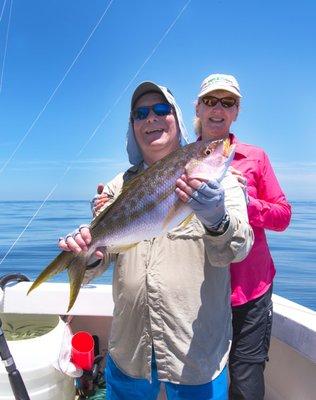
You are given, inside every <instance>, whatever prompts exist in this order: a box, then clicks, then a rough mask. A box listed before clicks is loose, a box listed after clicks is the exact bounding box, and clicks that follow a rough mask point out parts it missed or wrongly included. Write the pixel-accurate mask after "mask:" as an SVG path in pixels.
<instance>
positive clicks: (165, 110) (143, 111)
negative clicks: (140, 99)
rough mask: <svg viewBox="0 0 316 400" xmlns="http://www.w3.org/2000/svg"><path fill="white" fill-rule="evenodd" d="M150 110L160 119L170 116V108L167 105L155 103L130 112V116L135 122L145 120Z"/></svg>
mask: <svg viewBox="0 0 316 400" xmlns="http://www.w3.org/2000/svg"><path fill="white" fill-rule="evenodd" d="M150 110H153V112H154V113H155V114H156V115H158V116H159V117H160V116H163V115H169V114H171V111H172V106H171V105H170V104H168V103H157V104H153V105H152V106H143V107H138V108H135V110H133V111H132V112H131V116H132V118H133V119H136V120H142V119H146V118H147V117H148V115H149V113H150Z"/></svg>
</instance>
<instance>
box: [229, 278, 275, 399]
mask: <svg viewBox="0 0 316 400" xmlns="http://www.w3.org/2000/svg"><path fill="white" fill-rule="evenodd" d="M271 296H272V286H271V287H270V289H269V290H268V291H267V292H266V293H265V294H263V295H262V296H261V297H258V298H257V299H255V300H252V301H250V302H248V303H246V304H243V305H242V306H238V307H232V312H233V343H232V349H231V352H230V355H229V375H230V387H229V399H230V400H262V399H263V398H264V376H263V372H264V368H265V363H266V361H268V350H269V346H270V338H271V327H272V300H271Z"/></svg>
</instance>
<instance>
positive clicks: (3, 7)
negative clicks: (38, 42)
mask: <svg viewBox="0 0 316 400" xmlns="http://www.w3.org/2000/svg"><path fill="white" fill-rule="evenodd" d="M6 2H7V0H4V2H3V5H2V10H1V15H0V22H1V20H2V16H3V11H4V9H5V5H6Z"/></svg>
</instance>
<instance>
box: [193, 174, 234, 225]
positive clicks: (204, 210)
mask: <svg viewBox="0 0 316 400" xmlns="http://www.w3.org/2000/svg"><path fill="white" fill-rule="evenodd" d="M224 199H225V192H224V189H223V188H222V186H221V184H220V183H219V182H218V181H217V180H216V179H213V180H210V181H209V182H208V183H205V182H203V183H202V185H201V186H200V187H199V189H197V190H195V191H194V192H193V193H192V196H191V198H190V199H189V201H188V204H189V205H190V207H191V208H192V210H193V211H194V212H195V214H196V216H197V217H198V218H199V220H200V221H201V222H202V224H203V225H205V227H206V228H208V229H210V230H215V229H216V228H217V227H218V226H219V225H220V224H221V222H222V221H223V219H224V217H225V215H226V209H225V203H224Z"/></svg>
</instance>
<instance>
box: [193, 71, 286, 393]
mask: <svg viewBox="0 0 316 400" xmlns="http://www.w3.org/2000/svg"><path fill="white" fill-rule="evenodd" d="M240 98H241V94H240V89H239V85H238V82H237V80H236V79H235V78H234V77H233V76H231V75H223V74H212V75H210V76H208V77H207V78H206V79H204V81H203V82H202V85H201V90H200V93H199V95H198V100H197V104H196V121H195V129H196V133H197V134H198V135H199V136H200V137H201V138H202V139H207V138H214V139H222V138H226V137H230V140H231V143H235V144H236V152H235V156H234V160H233V162H232V166H233V167H234V169H235V173H236V174H237V176H238V179H239V181H240V182H241V184H244V186H246V190H247V197H248V216H249V222H250V224H251V226H252V228H253V231H254V235H255V241H254V245H253V248H252V250H251V251H250V253H249V255H248V257H247V258H246V259H245V260H244V261H242V262H239V263H235V264H231V289H232V295H231V300H232V310H233V342H232V348H231V352H230V361H229V370H230V380H231V384H230V393H229V395H230V399H231V400H232V399H233V400H241V399H244V400H261V399H263V398H264V376H263V372H264V368H265V362H266V361H267V360H268V350H269V344H270V337H271V325H272V301H271V295H272V281H273V277H274V275H275V268H274V263H273V260H272V257H271V254H270V251H269V247H268V243H267V240H266V235H265V229H270V230H273V231H283V230H284V229H286V227H287V226H288V225H289V222H290V218H291V206H290V204H289V203H288V202H287V200H286V198H285V195H284V193H283V192H282V189H281V187H280V185H279V183H278V181H277V178H276V176H275V174H274V172H273V169H272V167H271V164H270V162H269V159H268V156H267V155H266V154H265V152H264V151H263V150H262V149H260V148H259V147H256V146H253V145H249V144H244V143H240V142H239V141H238V140H237V139H236V137H235V136H234V135H233V134H231V133H230V126H231V124H232V123H233V121H235V120H236V119H237V116H238V111H239V104H240Z"/></svg>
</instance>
